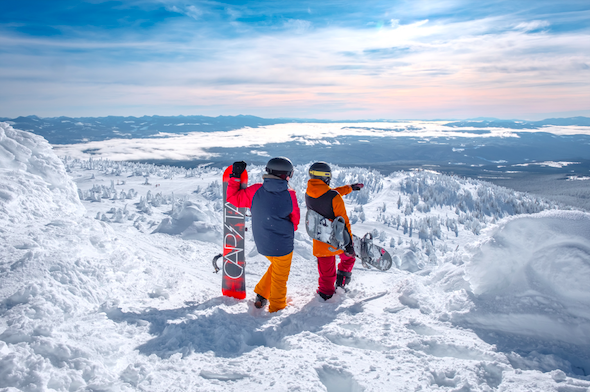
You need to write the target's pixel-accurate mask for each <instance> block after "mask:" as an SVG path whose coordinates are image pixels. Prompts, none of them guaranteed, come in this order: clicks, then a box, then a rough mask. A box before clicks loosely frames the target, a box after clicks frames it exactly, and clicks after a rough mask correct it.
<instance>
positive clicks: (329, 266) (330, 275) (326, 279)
mask: <svg viewBox="0 0 590 392" xmlns="http://www.w3.org/2000/svg"><path fill="white" fill-rule="evenodd" d="M338 256H339V257H340V263H338V270H340V271H344V272H351V271H352V267H354V262H355V260H356V259H355V258H354V256H347V255H345V254H344V253H340V254H339V255H338ZM318 272H319V273H320V278H319V279H318V283H319V287H318V292H320V293H323V294H326V295H332V294H334V283H336V256H327V257H318Z"/></svg>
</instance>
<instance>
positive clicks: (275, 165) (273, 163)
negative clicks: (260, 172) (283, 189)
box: [266, 157, 293, 180]
mask: <svg viewBox="0 0 590 392" xmlns="http://www.w3.org/2000/svg"><path fill="white" fill-rule="evenodd" d="M266 172H267V173H268V174H272V175H273V176H277V177H280V178H282V179H283V180H288V179H289V178H291V177H293V164H292V163H291V161H290V160H289V158H285V157H278V158H272V159H271V160H270V161H268V163H267V164H266Z"/></svg>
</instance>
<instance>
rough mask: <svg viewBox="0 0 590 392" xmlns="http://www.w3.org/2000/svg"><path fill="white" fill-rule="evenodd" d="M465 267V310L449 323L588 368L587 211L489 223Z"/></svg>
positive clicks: (509, 345) (589, 224) (507, 345)
mask: <svg viewBox="0 0 590 392" xmlns="http://www.w3.org/2000/svg"><path fill="white" fill-rule="evenodd" d="M486 234H487V235H489V238H488V239H487V240H485V241H484V242H483V243H481V244H480V245H478V246H476V247H475V249H474V254H473V256H472V258H471V260H470V261H469V262H468V263H467V264H466V266H465V278H466V280H467V281H468V282H469V284H470V287H471V292H472V293H473V295H474V297H473V308H472V309H470V310H469V312H466V313H464V314H458V315H456V317H455V322H457V323H459V324H461V325H463V326H468V327H469V328H472V329H474V330H476V331H478V332H481V333H483V334H484V335H485V336H486V338H487V339H488V340H489V341H491V342H494V343H495V344H496V345H498V346H499V347H500V348H501V349H503V350H506V349H510V350H511V351H515V352H520V353H533V355H537V354H538V353H543V354H551V355H558V356H560V357H562V358H567V359H568V360H569V361H570V362H571V363H572V366H573V368H569V367H567V368H565V369H563V370H566V371H569V372H576V373H579V374H584V372H585V370H583V369H590V289H589V286H588V282H590V214H587V213H582V212H575V211H547V212H543V213H539V214H536V215H527V216H520V217H514V218H511V219H507V220H505V221H503V222H501V223H500V224H499V225H498V226H497V227H494V228H492V229H491V230H490V231H489V233H486Z"/></svg>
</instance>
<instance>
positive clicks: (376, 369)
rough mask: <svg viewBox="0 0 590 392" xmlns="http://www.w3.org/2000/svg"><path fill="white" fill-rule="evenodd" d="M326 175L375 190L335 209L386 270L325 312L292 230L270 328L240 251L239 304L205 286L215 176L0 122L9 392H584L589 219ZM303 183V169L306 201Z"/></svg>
mask: <svg viewBox="0 0 590 392" xmlns="http://www.w3.org/2000/svg"><path fill="white" fill-rule="evenodd" d="M64 162H65V163H64ZM336 169H337V170H336V172H337V175H336V181H335V182H336V184H335V185H340V184H344V183H349V182H352V181H354V182H357V181H362V182H364V183H365V184H366V189H365V190H363V191H361V192H355V193H354V194H351V195H349V196H347V197H346V198H345V200H346V203H347V208H348V211H349V215H350V216H351V220H352V221H353V222H355V223H354V225H353V231H354V232H355V233H357V234H361V235H362V234H364V233H365V232H367V231H369V230H375V231H374V235H375V237H376V238H378V242H380V243H381V244H382V245H384V246H385V247H387V248H388V249H389V250H390V251H391V253H392V254H393V255H394V259H395V261H396V265H395V266H394V267H393V268H392V269H391V270H389V271H387V272H379V271H374V270H367V269H364V268H363V267H362V266H360V263H359V265H357V266H356V267H355V269H354V271H353V281H352V283H351V286H350V290H349V291H348V292H347V293H344V292H340V291H339V292H338V293H337V295H335V296H334V297H333V298H332V299H330V300H329V301H327V302H324V301H323V300H321V299H319V297H318V296H317V295H316V294H315V288H316V285H317V271H316V266H315V261H314V259H313V257H312V256H311V242H310V240H309V239H308V237H307V235H306V234H305V231H304V228H303V227H302V226H300V229H299V231H298V233H297V236H296V250H295V257H294V260H293V266H292V271H291V275H290V278H289V283H288V297H289V306H288V307H287V308H286V309H284V310H282V311H280V312H277V313H274V314H269V313H268V312H267V311H266V310H258V309H255V308H254V307H253V303H252V296H253V293H252V289H253V287H254V285H255V284H256V282H257V280H258V279H259V277H260V276H261V275H262V273H263V272H264V270H265V269H266V267H267V261H266V259H265V258H264V257H263V256H260V255H258V254H257V252H256V250H255V247H254V244H253V242H252V241H251V239H249V240H248V243H247V260H248V264H247V277H246V279H247V281H246V283H247V288H248V298H247V300H243V301H237V300H234V299H231V298H225V297H222V296H221V290H220V285H221V282H220V276H219V275H216V274H214V273H213V268H212V265H211V259H212V258H213V256H214V255H215V254H217V253H219V252H220V247H221V241H220V238H219V237H220V232H221V220H220V219H221V216H220V215H221V213H220V211H221V201H220V198H221V184H220V177H221V172H220V171H219V170H217V169H208V168H198V169H193V170H184V169H178V168H170V167H156V166H149V165H139V164H130V163H115V162H111V161H81V160H72V159H65V161H62V160H61V159H59V158H58V157H56V156H55V154H54V153H53V151H52V150H51V147H50V146H49V144H48V143H47V142H45V141H44V140H43V139H42V138H40V137H38V136H35V135H32V134H30V133H26V132H21V131H16V130H13V129H12V128H11V127H10V126H9V125H7V124H2V123H0V238H1V241H0V251H1V254H2V257H1V258H0V391H3V392H4V391H17V390H22V391H47V390H58V391H82V390H92V391H127V390H128V391H134V390H142V391H185V390H187V391H250V390H256V391H261V390H269V391H294V390H300V391H326V390H327V391H338V392H343V391H383V390H391V391H417V390H428V391H431V390H440V391H494V390H498V391H559V392H577V391H589V390H590V376H588V373H589V372H590V354H589V353H590V289H589V287H588V282H589V281H590V214H587V213H582V212H577V211H564V210H560V209H559V207H558V206H557V205H556V204H555V203H551V202H548V201H543V200H540V199H536V198H532V197H529V196H527V195H526V194H518V193H512V192H510V191H508V190H506V189H504V188H500V187H496V186H494V185H491V184H487V183H484V182H478V181H473V180H464V179H460V178H456V177H449V176H443V175H440V174H437V173H430V172H400V173H394V174H392V175H390V176H387V177H384V176H381V175H380V174H379V173H376V172H366V171H363V170H361V169H358V168H337V167H336ZM249 173H250V178H251V181H256V179H260V175H261V168H260V167H252V168H250V167H249ZM305 182H306V178H305V167H304V166H301V167H297V175H296V176H295V178H294V179H293V181H292V185H293V186H294V188H295V189H296V190H297V193H298V195H299V198H300V202H303V195H304V189H305ZM303 212H304V211H303Z"/></svg>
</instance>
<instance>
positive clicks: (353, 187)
mask: <svg viewBox="0 0 590 392" xmlns="http://www.w3.org/2000/svg"><path fill="white" fill-rule="evenodd" d="M350 186H351V187H352V190H353V191H360V190H361V188H362V187H364V186H365V184H361V183H360V182H359V183H357V184H350Z"/></svg>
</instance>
